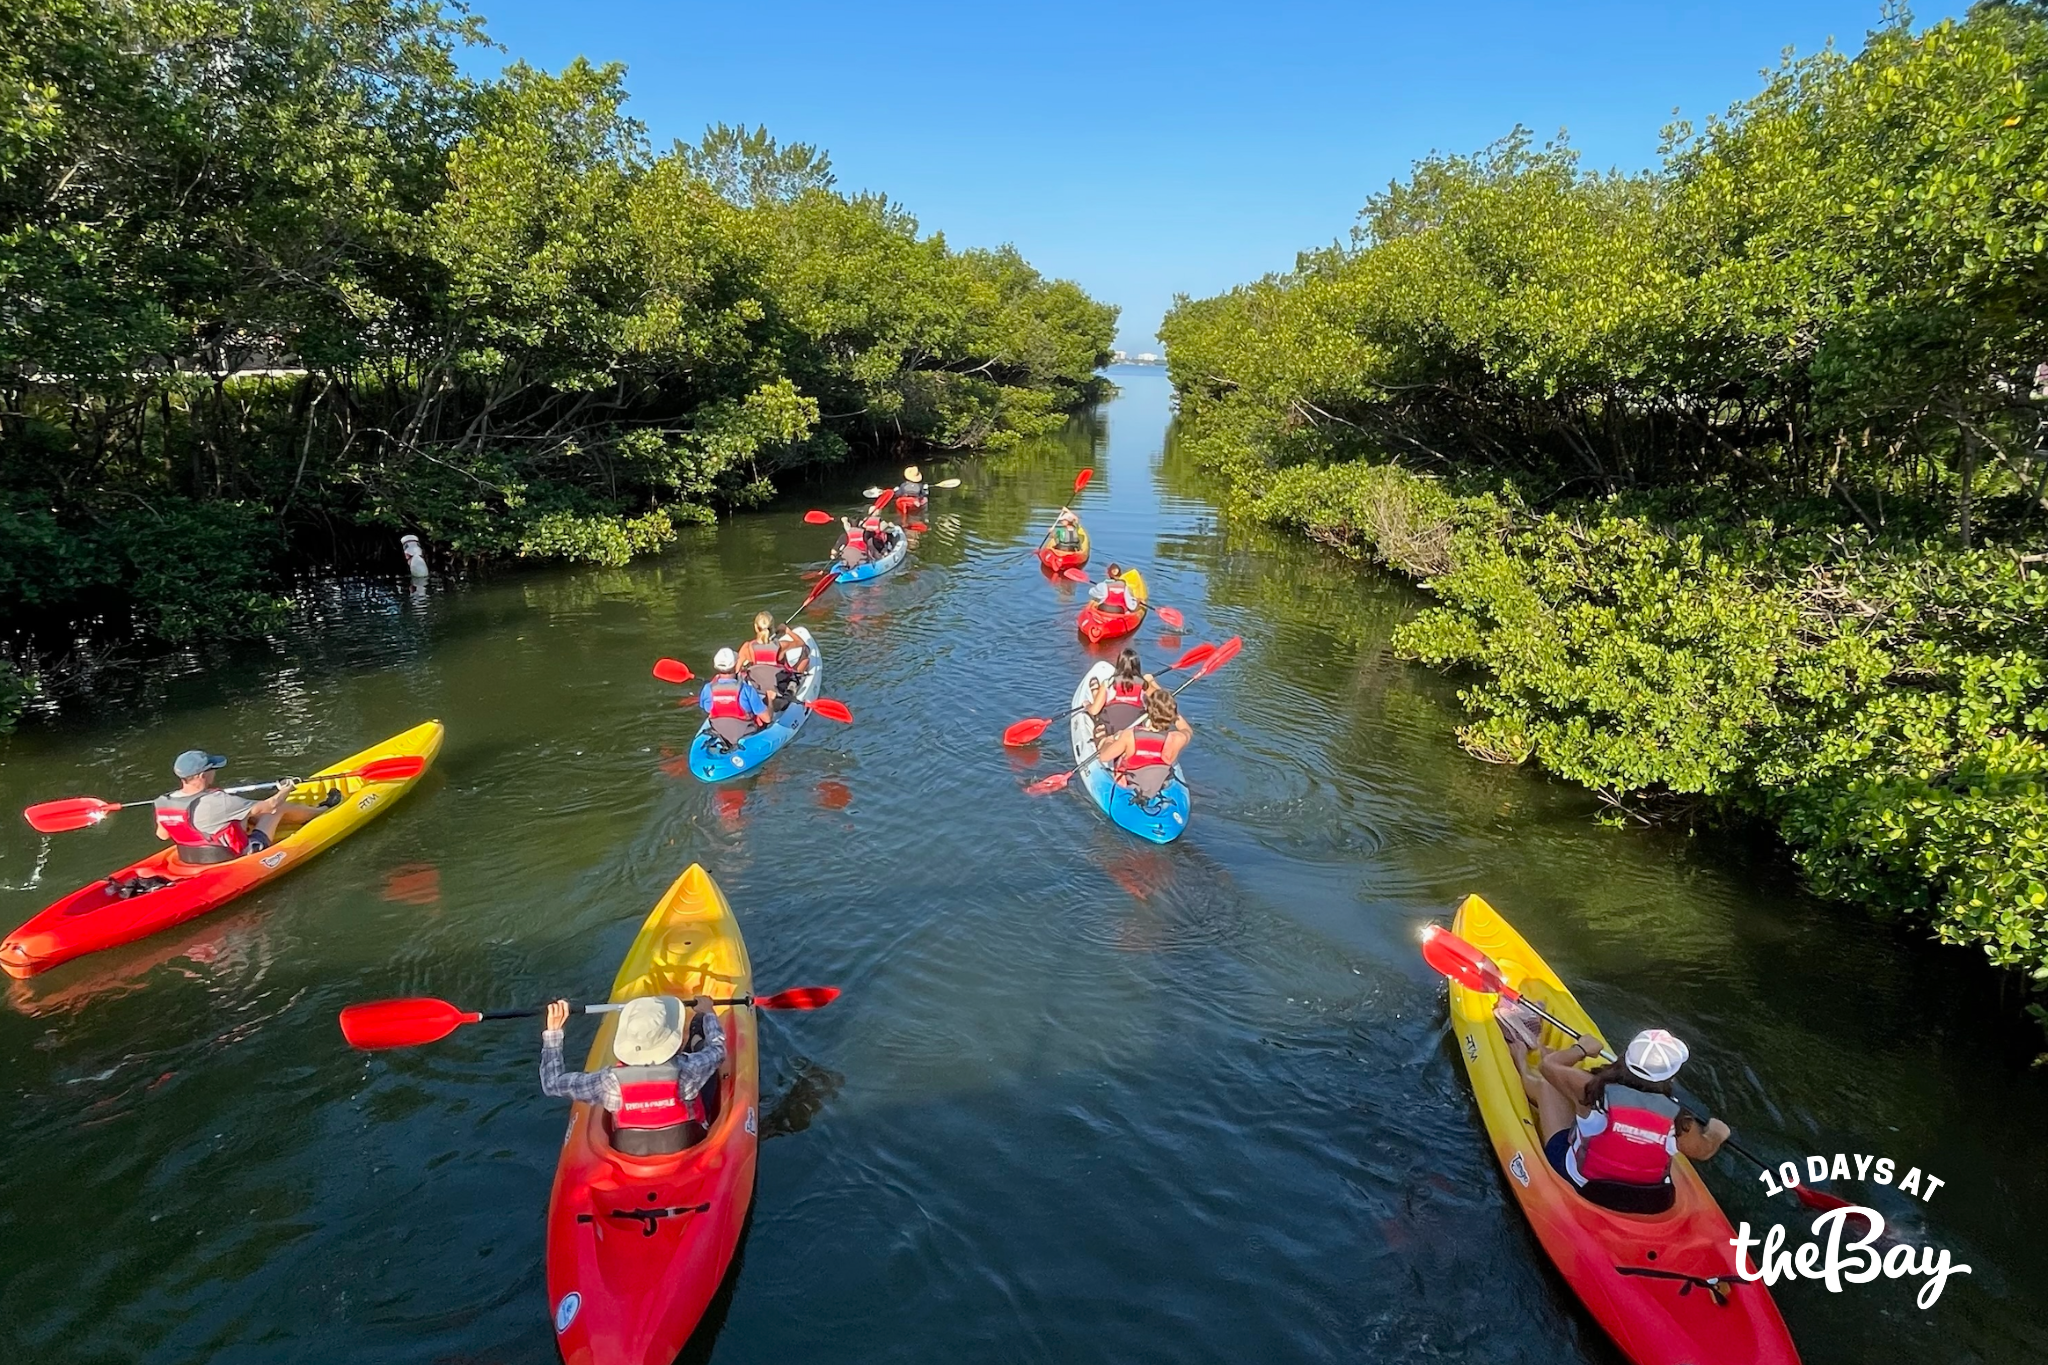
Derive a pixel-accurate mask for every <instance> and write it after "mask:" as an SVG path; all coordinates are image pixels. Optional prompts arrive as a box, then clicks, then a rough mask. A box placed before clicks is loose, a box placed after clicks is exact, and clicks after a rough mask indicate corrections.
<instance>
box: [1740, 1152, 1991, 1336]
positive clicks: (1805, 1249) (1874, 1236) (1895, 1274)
mask: <svg viewBox="0 0 2048 1365" xmlns="http://www.w3.org/2000/svg"><path fill="white" fill-rule="evenodd" d="M1898 1172H1899V1163H1898V1162H1895V1161H1893V1160H1892V1159H1891V1158H1890V1157H1876V1156H1865V1155H1862V1154H1860V1153H1858V1154H1854V1155H1853V1156H1852V1155H1851V1154H1849V1153H1846V1152H1837V1153H1835V1154H1834V1156H1833V1157H1832V1158H1830V1157H1827V1156H1819V1155H1816V1156H1809V1157H1808V1158H1807V1159H1806V1168H1805V1171H1804V1175H1805V1178H1806V1179H1807V1180H1813V1181H1819V1180H1850V1179H1854V1180H1867V1181H1872V1182H1874V1183H1876V1184H1879V1185H1885V1186H1890V1185H1892V1181H1893V1178H1894V1177H1895V1176H1898ZM1801 1174H1802V1173H1801V1170H1800V1167H1799V1163H1797V1162H1793V1161H1786V1162H1781V1163H1780V1164H1779V1166H1778V1167H1777V1169H1776V1170H1775V1171H1770V1170H1767V1171H1765V1172H1764V1173H1763V1174H1762V1175H1761V1176H1760V1177H1758V1178H1759V1179H1760V1180H1761V1181H1762V1183H1763V1186H1764V1188H1765V1189H1766V1190H1767V1191H1769V1192H1770V1193H1771V1194H1773V1195H1777V1194H1783V1193H1785V1192H1786V1191H1787V1190H1791V1189H1796V1188H1797V1187H1798V1186H1799V1185H1800V1183H1801V1179H1800V1177H1801ZM1947 1183H1948V1182H1947V1181H1945V1180H1942V1179H1941V1178H1939V1177H1938V1176H1935V1175H1933V1174H1931V1173H1928V1174H1923V1173H1922V1172H1921V1170H1920V1168H1919V1167H1918V1166H1914V1167H1910V1168H1909V1169H1908V1170H1907V1172H1906V1174H1905V1175H1904V1176H1903V1177H1901V1178H1899V1180H1898V1184H1897V1186H1896V1187H1895V1188H1897V1189H1898V1190H1899V1191H1900V1192H1901V1193H1903V1194H1911V1195H1915V1196H1917V1197H1918V1198H1919V1199H1920V1201H1921V1202H1922V1203H1926V1202H1927V1201H1929V1200H1931V1199H1933V1198H1934V1192H1935V1191H1936V1190H1938V1189H1940V1188H1941V1187H1942V1186H1943V1185H1945V1184H1947ZM1852 1217H1854V1218H1860V1219H1862V1220H1863V1223H1862V1224H1861V1225H1859V1226H1858V1227H1856V1228H1853V1229H1852V1228H1851V1226H1850V1223H1849V1220H1850V1219H1851V1218H1852ZM1812 1231H1813V1236H1814V1239H1815V1240H1813V1241H1810V1242H1802V1243H1800V1244H1799V1245H1798V1246H1797V1247H1794V1248H1793V1249H1791V1250H1789V1251H1788V1250H1786V1248H1785V1243H1786V1240H1787V1234H1786V1232H1785V1229H1784V1227H1783V1225H1775V1226H1772V1227H1770V1228H1768V1229H1766V1230H1765V1232H1764V1235H1763V1236H1761V1237H1757V1236H1754V1235H1752V1234H1751V1232H1750V1230H1749V1224H1748V1223H1747V1222H1743V1223H1740V1224H1738V1225H1737V1226H1736V1232H1735V1236H1733V1237H1731V1238H1729V1239H1728V1244H1729V1245H1730V1246H1732V1247H1734V1248H1735V1273H1736V1274H1738V1275H1740V1276H1741V1277H1742V1278H1743V1279H1745V1280H1748V1281H1750V1282H1752V1283H1755V1282H1757V1281H1762V1282H1763V1283H1764V1284H1765V1285H1774V1284H1776V1283H1777V1282H1778V1281H1779V1280H1799V1279H1806V1280H1819V1281H1820V1282H1821V1283H1823V1284H1825V1285H1826V1286H1827V1287H1828V1292H1829V1293H1831V1294H1839V1293H1841V1292H1842V1286H1843V1285H1845V1284H1869V1283H1870V1282H1871V1281H1872V1280H1875V1279H1877V1278H1878V1277H1879V1276H1880V1275H1881V1276H1883V1277H1884V1278H1885V1279H1888V1280H1901V1279H1908V1278H1912V1277H1915V1276H1918V1277H1920V1278H1922V1279H1924V1281H1925V1283H1923V1284H1922V1285H1921V1286H1920V1295H1919V1297H1918V1299H1916V1300H1915V1302H1916V1303H1918V1304H1919V1306H1920V1307H1921V1309H1923V1310H1925V1309H1928V1308H1932V1307H1933V1306H1934V1304H1935V1301H1936V1300H1938V1299H1939V1298H1940V1297H1941V1291H1942V1290H1943V1289H1944V1288H1946V1287H1947V1285H1948V1277H1949V1276H1951V1275H1967V1274H1969V1273H1970V1267H1968V1266H1966V1265H1959V1264H1957V1263H1956V1262H1955V1259H1954V1258H1953V1257H1952V1256H1950V1254H1949V1252H1948V1249H1947V1248H1946V1247H1931V1246H1929V1247H1916V1246H1909V1245H1907V1244H1905V1243H1903V1242H1893V1243H1891V1244H1890V1245H1886V1244H1885V1220H1884V1215H1883V1214H1881V1213H1879V1212H1878V1211H1877V1210H1876V1209H1873V1208H1868V1207H1866V1206H1864V1205H1862V1204H1851V1205H1848V1206H1847V1207H1845V1208H1836V1209H1829V1210H1828V1211H1827V1212H1825V1213H1823V1214H1821V1215H1820V1216H1818V1217H1817V1218H1815V1219H1814V1220H1813V1229H1812ZM1852 1232H1860V1233H1861V1234H1862V1235H1861V1236H1856V1237H1852V1236H1851V1233H1852ZM1752 1258H1753V1259H1752Z"/></svg>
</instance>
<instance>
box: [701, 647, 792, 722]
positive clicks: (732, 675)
mask: <svg viewBox="0 0 2048 1365" xmlns="http://www.w3.org/2000/svg"><path fill="white" fill-rule="evenodd" d="M711 667H712V668H713V669H714V670H716V671H715V672H714V673H713V674H712V675H711V678H710V679H709V681H707V682H706V683H705V684H704V686H703V687H702V688H701V689H700V690H699V691H698V693H697V705H698V706H700V707H702V708H703V709H704V716H705V718H706V719H707V720H709V721H710V722H711V733H712V734H714V735H717V736H718V737H719V738H720V739H722V740H724V741H725V742H726V743H727V744H737V743H739V742H740V741H741V740H743V739H745V738H746V737H747V736H748V735H751V734H752V733H754V731H756V730H758V729H760V728H761V727H762V726H764V725H766V724H768V723H769V722H770V721H772V720H773V719H774V717H773V716H772V715H770V714H769V711H768V701H767V699H766V698H765V697H763V696H762V695H761V690H760V689H759V688H757V687H755V686H754V685H753V684H752V683H750V682H748V681H747V680H746V679H745V678H742V677H741V676H740V661H739V656H738V655H737V654H734V653H733V652H732V651H731V650H729V649H721V650H719V651H718V653H716V654H714V655H713V656H712V657H711Z"/></svg>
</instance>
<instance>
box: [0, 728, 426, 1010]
mask: <svg viewBox="0 0 2048 1365" xmlns="http://www.w3.org/2000/svg"><path fill="white" fill-rule="evenodd" d="M442 734H443V730H442V725H441V722H440V721H437V720H430V721H427V722H426V723H424V724H421V725H416V726H414V727H413V728H412V729H410V730H406V731H403V732H402V733H400V734H396V735H393V736H392V737H391V738H390V739H387V740H385V741H384V742H382V743H381V744H373V745H371V746H370V747H369V748H367V749H364V750H363V751H362V752H360V753H355V754H350V755H349V756H348V757H347V758H344V759H340V760H339V761H337V762H334V763H331V764H327V765H326V766H325V767H324V768H323V769H322V771H330V772H339V771H343V770H346V769H350V768H359V767H361V766H363V765H364V764H365V763H369V762H371V761H373V760H376V759H380V758H399V757H414V756H417V757H419V758H421V759H424V760H425V761H426V763H427V764H428V765H429V766H431V765H432V763H433V761H434V756H435V755H436V754H438V753H440V751H441V739H442ZM425 773H426V769H425V768H424V767H423V768H422V769H421V770H420V776H424V775H425ZM419 780H420V778H419V777H412V778H408V779H406V780H405V781H402V782H364V781H363V780H361V779H360V778H354V777H345V778H335V779H331V780H327V781H321V782H302V783H300V784H299V786H298V788H297V789H296V790H295V791H293V793H292V795H291V800H292V801H293V802H294V803H297V804H302V805H309V806H312V805H318V804H319V803H320V802H321V801H323V800H325V799H326V797H327V794H328V793H329V792H331V791H333V790H335V789H336V788H339V789H340V790H341V792H342V793H343V797H342V802H341V804H340V805H338V806H336V807H335V808H334V809H333V810H330V811H328V812H326V813H325V814H322V815H320V816H318V817H316V818H314V819H313V820H310V821H308V822H307V823H306V824H303V825H301V826H299V827H298V828H296V829H294V830H291V831H289V832H288V833H286V834H285V835H284V837H283V838H280V839H279V840H278V841H277V842H276V843H274V844H272V845H271V846H270V847H269V848H266V849H264V850H262V851H261V852H259V853H251V854H249V855H247V856H245V857H241V858H237V859H235V860H234V861H233V862H227V863H207V864H200V865H187V864H185V863H183V862H180V861H178V860H176V859H174V858H173V857H172V856H171V849H170V848H168V847H165V848H162V849H159V850H158V851H157V852H155V853H152V854H151V855H150V856H149V857H147V858H144V859H142V860H141V861H139V862H134V863H130V864H129V865H128V866H126V867H124V868H122V869H121V870H120V871H118V872H116V873H114V874H113V875H112V876H111V877H108V878H105V879H102V880H100V881H97V882H94V883H92V884H91V885H90V886H84V887H81V888H79V889H78V890H77V891H74V892H72V893H71V894H70V895H68V896H66V897H64V898H63V899H62V900H59V901H57V902H55V903H54V904H52V905H50V906H49V907H47V908H46V909H44V910H43V911H42V912H41V913H40V914H38V915H36V916H35V917H34V918H33V919H30V920H29V921H28V922H27V923H26V924H23V925H22V926H21V927H20V928H19V929H16V930H15V931H14V932H13V933H11V934H9V935H8V936H7V938H6V940H5V941H4V942H0V968H4V969H5V970H6V972H7V973H8V975H10V976H15V977H26V976H33V975H35V974H36V973H37V972H42V971H47V970H49V969H50V968H52V967H54V966H56V965H57V964H59V963H60V962H68V961H70V960H71V959H72V958H75V957H83V956H85V955H86V954H87V953H97V952H104V951H105V950H106V949H109V948H118V947H120V946H121V945H122V944H124V943H133V942H135V941H136V940H137V939H143V938H148V937H149V936H150V935H151V934H158V933H162V932H163V931H164V930H166V929H170V928H173V927H175V926H177V925H180V924H183V923H185V922H186V921H187V920H190V919H196V918H197V917H199V916H200V915H204V914H206V913H207V912H208V911H211V910H217V909H219V908H220V907H221V906H223V905H226V904H227V903H228V902H229V901H231V900H234V899H235V898H237V897H238V896H243V895H246V894H248V893H249V892H251V891H254V890H256V889H257V888H258V887H260V886H262V885H264V884H265V883H267V882H270V881H272V880H274V879H275V878H277V877H281V876H283V875H284V874H285V873H287V872H290V871H292V870H294V869H296V868H297V867H298V866H299V865H300V864H302V863H304V862H306V861H307V860H308V859H310V858H312V857H314V856H315V855H316V854H319V853H321V852H323V851H324V850H325V849H326V848H327V847H328V846H329V845H331V844H334V843H336V842H338V841H339V840H341V839H344V838H346V837H348V836H349V835H350V834H353V833H355V831H356V830H358V829H360V828H362V827H363V826H364V825H365V824H367V823H369V822H370V821H371V820H373V819H375V818H376V817H377V816H379V815H381V814H383V813H384V812H385V811H386V810H389V809H390V808H391V805H392V803H393V802H395V801H396V800H397V799H398V798H399V797H401V796H404V795H405V794H406V793H407V792H409V791H411V790H412V788H413V787H414V786H415V785H416V784H417V783H418V782H419ZM136 814H137V815H138V816H139V815H140V812H136ZM138 877H142V878H160V879H168V880H169V881H170V883H171V884H170V885H169V886H165V887H161V888H160V889H158V890H154V891H145V892H142V893H140V894H137V895H132V896H127V897H123V896H120V895H118V894H116V893H115V891H114V889H113V887H114V883H115V882H117V881H118V882H124V883H126V882H133V881H134V880H135V879H136V878H138Z"/></svg>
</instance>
